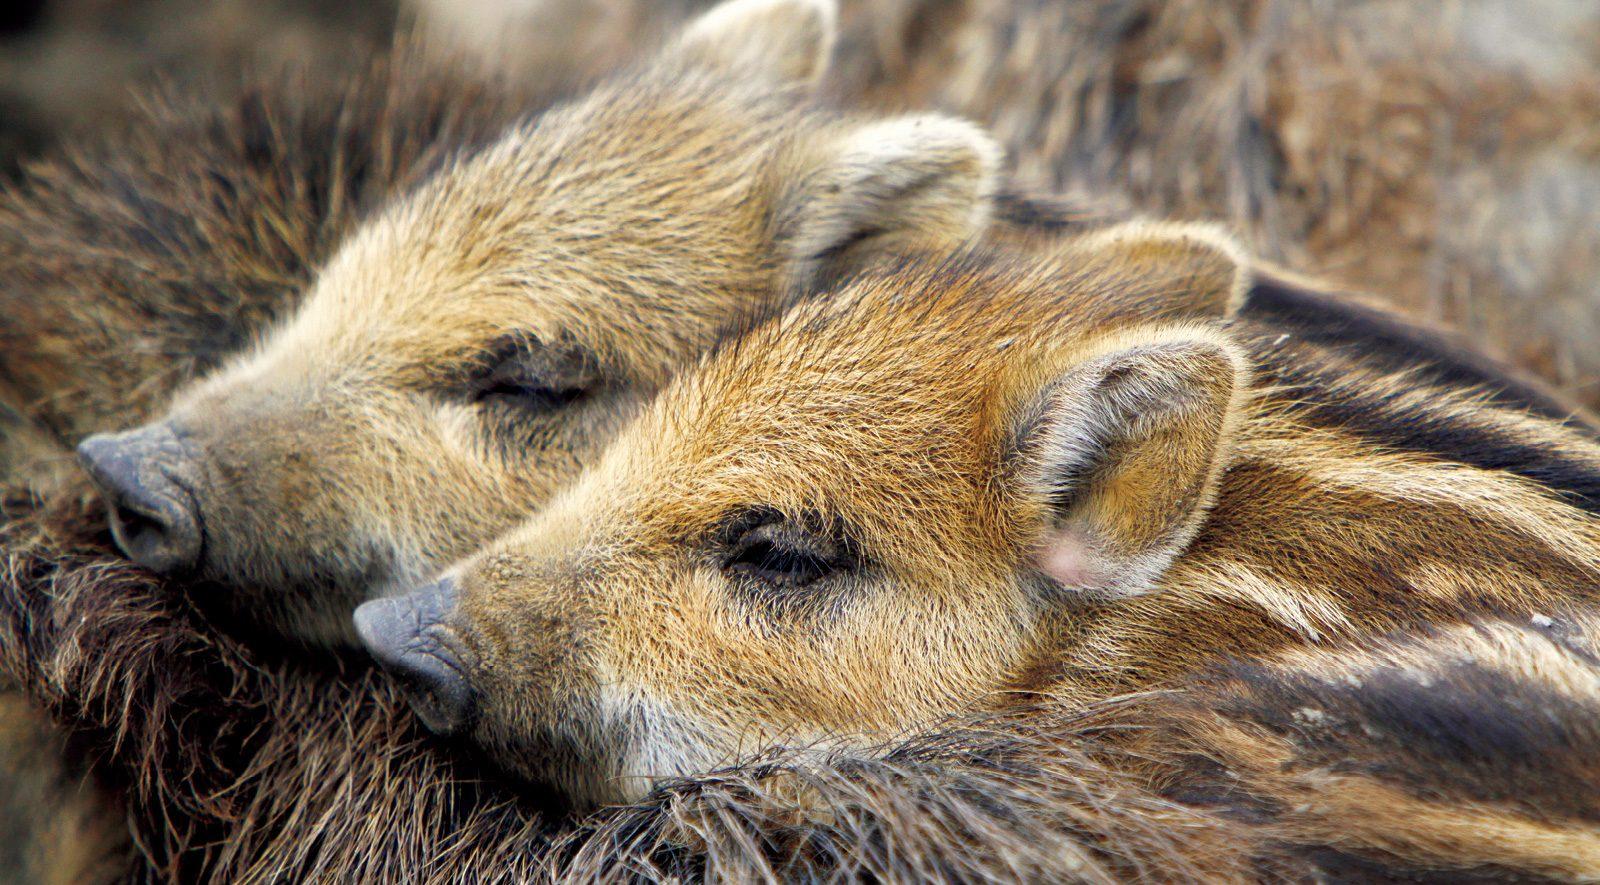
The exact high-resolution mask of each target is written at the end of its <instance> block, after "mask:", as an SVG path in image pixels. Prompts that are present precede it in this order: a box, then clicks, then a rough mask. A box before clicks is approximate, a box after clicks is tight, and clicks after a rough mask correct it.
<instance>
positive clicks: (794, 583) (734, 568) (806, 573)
mask: <svg viewBox="0 0 1600 885" xmlns="http://www.w3.org/2000/svg"><path fill="white" fill-rule="evenodd" d="M724 568H726V569H728V571H730V572H733V573H735V574H742V575H747V576H749V577H752V578H756V579H758V580H761V581H765V582H767V583H770V584H785V585H788V586H791V587H804V586H805V585H807V584H810V583H811V582H813V581H815V580H817V579H818V578H821V577H823V576H825V575H827V574H829V573H830V572H832V571H833V565H832V564H831V563H829V562H828V561H827V560H825V559H823V558H821V557H819V556H816V555H815V554H812V553H808V552H806V551H802V550H795V549H793V548H789V547H784V546H781V545H779V544H776V543H773V542H772V541H755V542H753V543H750V544H747V545H745V546H743V547H741V548H739V549H738V550H737V551H735V552H734V554H733V556H731V557H729V559H728V561H727V563H726V564H725V565H724Z"/></svg>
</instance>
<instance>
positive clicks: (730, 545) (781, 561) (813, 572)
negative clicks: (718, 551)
mask: <svg viewBox="0 0 1600 885" xmlns="http://www.w3.org/2000/svg"><path fill="white" fill-rule="evenodd" d="M729 534H730V535H731V536H732V537H731V538H729V540H728V541H727V542H726V543H727V547H726V548H725V550H726V553H725V555H724V556H723V559H722V568H723V571H724V572H725V573H726V574H728V575H729V576H730V577H734V578H740V579H743V580H747V581H758V582H760V583H761V584H764V585H767V586H770V587H772V588H774V589H780V590H785V589H798V588H801V587H805V586H808V585H810V584H813V583H816V582H817V581H821V580H823V579H825V578H828V577H830V576H832V575H834V574H836V573H838V572H841V571H845V570H848V569H850V568H853V567H854V566H855V565H856V554H855V551H854V549H853V547H852V546H851V545H850V544H849V543H847V542H846V541H844V540H842V539H839V538H835V537H834V533H832V532H816V531H812V530H809V529H807V528H803V527H801V526H800V525H798V524H795V523H792V522H789V521H788V520H785V519H784V518H783V517H782V516H779V515H777V514H775V513H773V512H771V511H759V512H757V513H754V514H751V515H750V516H748V517H746V518H745V519H743V520H740V521H739V522H736V523H735V524H734V525H733V527H732V530H731V531H730V532H729Z"/></svg>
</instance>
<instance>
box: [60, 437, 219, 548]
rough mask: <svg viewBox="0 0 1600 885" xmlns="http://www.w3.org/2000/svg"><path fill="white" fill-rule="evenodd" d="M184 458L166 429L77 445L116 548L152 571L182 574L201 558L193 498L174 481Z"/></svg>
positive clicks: (98, 439)
mask: <svg viewBox="0 0 1600 885" xmlns="http://www.w3.org/2000/svg"><path fill="white" fill-rule="evenodd" d="M186 457H187V453H186V452H185V451H184V449H183V447H182V444H181V443H180V442H179V441H178V440H177V438H176V437H175V436H174V435H173V434H172V432H171V430H170V429H168V428H166V427H164V426H163V425H154V426H152V427H147V428H142V429H140V430H135V431H130V432H128V433H119V434H99V435H96V436H92V437H89V438H88V439H86V440H84V441H83V443H82V444H81V445H79V446H78V460H79V462H81V463H82V464H83V466H84V469H85V470H87V471H88V473H89V476H90V478H91V479H93V480H94V483H95V485H96V486H98V487H99V489H100V491H101V493H102V494H103V495H104V496H105V498H106V501H107V504H108V511H109V518H110V522H111V535H112V537H113V538H115V539H116V542H117V546H118V547H120V548H122V551H123V552H124V553H126V554H127V555H128V556H129V558H131V559H133V560H134V561H135V562H137V563H139V564H140V565H143V566H144V567H146V568H148V569H151V570H152V571H157V572H163V573H170V572H177V571H183V570H186V569H189V568H193V567H194V566H195V565H196V563H197V562H198V561H199V558H200V545H201V534H200V521H199V516H198V512H197V508H196V506H195V500H194V495H193V494H192V493H191V492H190V490H189V489H188V488H187V487H186V486H185V485H183V484H182V483H180V482H178V481H177V480H176V479H174V478H173V474H174V472H177V471H180V470H181V469H182V468H183V466H184V459H185V458H186Z"/></svg>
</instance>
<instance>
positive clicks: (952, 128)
mask: <svg viewBox="0 0 1600 885" xmlns="http://www.w3.org/2000/svg"><path fill="white" fill-rule="evenodd" d="M833 28H834V8H833V4H832V2H831V0H731V2H728V3H726V4H724V5H722V6H720V7H717V8H714V9H712V10H711V11H709V12H707V13H706V14H705V15H704V16H702V17H701V18H699V19H698V20H696V21H695V22H693V23H691V24H690V25H689V26H688V27H687V28H686V29H685V31H684V32H683V33H682V34H681V35H679V36H678V37H677V39H676V40H675V41H673V42H672V43H671V44H670V45H668V46H667V47H665V48H664V49H663V50H662V51H661V52H660V53H658V54H657V55H656V56H655V57H653V58H651V59H649V60H647V61H645V62H643V63H641V64H640V65H638V66H637V67H636V68H634V69H632V70H630V71H626V72H622V73H619V74H618V75H616V76H614V77H612V78H611V79H608V80H605V81H603V82H601V83H599V84H598V85H597V86H595V87H594V88H593V89H592V90H590V91H589V92H588V93H587V94H584V95H582V96H580V97H578V98H576V99H574V100H573V101H571V102H570V103H568V104H565V105H563V106H560V107H557V108H555V109H552V110H550V111H548V112H546V113H543V114H542V115H540V116H538V117H537V118H535V119H531V120H529V121H527V122H526V123H524V124H522V125H519V126H516V127H514V128H513V129H511V130H510V131H509V132H507V133H505V135H504V136H503V137H502V138H500V139H499V140H498V142H496V143H493V144H491V145H489V146H488V147H486V148H484V149H482V150H481V151H478V152H476V153H473V154H471V155H468V156H463V157H460V158H458V159H456V160H454V161H452V162H450V163H448V164H447V165H445V167H444V168H443V169H441V170H440V171H439V172H438V173H437V174H435V175H433V176H432V177H431V179H430V180H428V181H427V182H425V183H424V184H422V185H421V186H420V187H418V188H417V189H416V190H415V191H414V192H412V193H410V194H408V195H406V196H404V197H402V198H400V199H398V200H397V201H395V202H394V203H393V204H392V205H390V206H388V207H387V208H385V209H384V210H383V211H381V212H380V213H378V214H377V215H376V216H375V217H374V218H373V219H372V220H371V221H370V222H368V223H367V224H365V225H364V226H362V227H361V228H360V229H358V230H357V231H356V232H355V233H354V234H353V235H352V236H351V237H350V238H349V240H348V241H347V242H346V243H345V244H344V245H343V246H342V248H341V249H339V250H338V252H337V253H336V254H335V255H334V257H333V258H332V259H331V260H330V261H329V262H328V263H327V265H326V266H325V267H323V268H322V269H321V270H320V272H319V273H317V275H316V277H315V279H314V281H313V283H312V284H311V286H310V288H309V290H308V291H307V292H306V293H305V296H304V300H303V303H302V304H301V305H300V306H299V308H298V309H297V310H296V311H295V312H294V313H293V315H292V316H290V317H289V318H288V319H287V321H286V322H284V323H282V324H281V325H280V326H279V327H277V328H274V329H272V330H270V331H269V332H268V333H267V334H265V335H264V336H263V337H262V338H261V340H260V342H259V343H258V344H257V345H256V346H254V347H253V348H251V349H250V350H249V352H247V353H245V354H243V355H241V356H239V357H238V358H237V359H234V360H233V361H232V362H231V363H229V364H227V365H225V366H224V367H223V368H221V369H220V370H218V371H216V372H215V373H213V374H212V375H211V376H209V377H206V378H203V379H201V380H199V381H198V382H197V383H195V384H193V385H192V386H191V387H189V388H188V389H186V390H184V391H182V392H181V393H180V394H179V395H178V396H177V397H176V400H175V402H174V403H173V404H172V406H171V409H170V411H169V412H168V413H167V414H166V416H165V417H163V418H162V419H160V420H158V421H156V422H154V423H151V424H148V425H146V426H144V427H141V428H138V429H135V430H131V431H127V432H123V433H116V434H107V435H100V436H96V437H92V438H90V439H88V440H87V441H85V442H84V443H83V444H82V446H81V447H80V449H79V453H80V456H81V460H82V462H83V464H84V465H85V466H86V467H87V469H88V470H89V472H90V473H91V475H92V476H93V477H94V479H95V480H96V482H97V483H98V484H99V486H100V488H101V490H102V491H103V492H104V494H105V496H106V497H107V498H108V500H109V502H110V511H111V524H112V530H113V533H114V535H115V537H116V540H117V543H118V544H119V545H120V546H121V547H122V549H123V550H124V551H125V552H126V553H127V554H128V555H129V556H131V557H132V558H133V559H135V560H137V561H138V562H140V563H142V564H143V565H145V566H147V567H149V568H151V569H154V570H157V571H160V572H165V573H173V574H183V575H187V576H193V577H197V578H199V579H201V580H202V581H203V582H205V583H209V584H210V585H221V586H220V589H218V590H216V591H214V592H213V591H208V592H207V593H206V594H205V599H203V600H202V602H206V603H209V604H211V605H213V606H216V607H217V608H218V609H219V610H220V611H221V612H223V613H224V614H225V615H228V616H230V617H232V618H234V619H235V620H237V621H240V622H242V623H244V624H246V625H247V626H250V627H254V628H257V629H260V630H263V631H265V632H267V633H268V634H278V635H284V636H289V637H293V638H296V639H299V640H302V641H305V642H308V643H312V644H322V645H338V644H342V643H347V642H350V641H351V640H352V639H353V636H352V634H351V632H350V612H351V610H352V609H353V608H354V606H355V605H356V604H357V603H359V602H360V601H361V600H363V599H367V598H371V597H373V596H377V595H381V594H383V593H385V592H389V591H391V590H393V589H395V588H409V587H411V586H414V585H415V584H416V583H418V582H419V581H421V580H423V579H425V578H426V577H428V576H430V575H431V574H433V573H434V572H435V571H436V570H437V569H438V568H439V567H441V566H442V565H444V564H446V563H448V562H450V561H451V560H453V559H456V558H459V557H461V556H464V555H466V554H467V553H470V552H471V551H472V550H474V549H476V548H477V547H479V546H481V545H482V544H483V543H484V542H486V541H488V540H490V539H491V538H493V537H494V536H495V535H496V534H498V533H499V532H501V531H502V530H504V529H506V528H507V527H509V526H510V525H512V524H514V523H515V521H516V520H517V519H518V518H519V517H520V516H522V515H524V514H526V513H528V512H529V511H530V510H532V509H533V508H535V507H537V506H538V505H539V504H541V503H542V502H543V501H544V500H545V499H546V498H547V497H548V496H549V495H550V494H551V493H552V491H553V490H554V489H556V488H557V487H558V486H559V485H560V484H561V483H562V482H564V481H565V480H568V479H570V478H571V477H572V476H573V475H575V474H576V473H577V471H578V469H579V468H580V467H581V466H582V465H584V464H585V463H586V462H587V461H588V460H589V459H590V458H591V457H592V456H593V455H594V454H595V453H596V452H597V451H598V450H599V448H600V447H601V446H602V445H603V444H604V442H605V441H606V440H608V439H609V438H610V437H611V435H612V434H613V433H614V432H615V431H616V429H617V428H618V427H620V426H621V425H622V424H623V423H624V422H625V420H626V418H627V417H628V416H630V415H631V414H633V413H634V412H635V411H636V410H637V408H638V406H639V405H640V403H642V402H643V401H645V400H647V399H648V398H649V396H650V395H652V394H653V393H654V392H655V391H656V390H657V389H658V388H659V387H660V385H661V384H662V383H663V382H664V381H665V380H666V379H667V378H668V377H670V376H671V374H672V373H673V371H674V370H675V367H676V366H678V365H679V364H680V363H682V362H684V361H686V360H689V359H691V358H692V357H693V356H694V355H696V354H698V353H699V352H701V351H702V350H704V349H705V348H707V347H708V346H710V345H711V343H712V342H713V341H714V340H716V338H717V337H718V335H719V333H720V330H722V329H723V328H724V327H726V326H728V325H729V324H730V323H733V322H735V321H736V319H737V318H738V317H740V316H743V315H745V314H748V313H750V312H759V311H761V310H764V309H767V308H769V307H770V306H771V305H773V304H776V303H778V302H780V301H782V300H783V299H785V298H787V297H789V296H791V295H794V294H797V293H803V292H805V291H807V290H809V289H811V288H813V287H814V284H815V282H816V280H817V279H818V278H819V277H821V276H824V275H828V274H832V273H839V272H843V271H844V270H847V269H848V268H851V267H854V266H856V265H857V264H859V263H861V262H865V261H867V260H869V258H870V257H871V256H874V255H882V254H893V253H895V252H897V251H898V250H900V249H902V248H906V247H907V246H908V245H909V244H911V243H913V242H919V243H920V242H925V241H926V242H958V241H961V240H964V239H966V238H969V237H971V236H975V235H977V234H978V233H979V232H981V230H982V229H983V227H984V225H985V223H986V220H987V216H988V212H989V206H990V202H991V201H990V191H991V189H992V184H993V180H994V178H995V176H996V174H997V166H998V163H999V152H998V150H997V148H996V147H995V146H994V144H993V143H992V142H991V141H990V140H989V139H988V138H987V137H986V136H985V135H984V134H983V133H982V132H980V131H979V130H977V129H976V128H974V127H973V126H971V125H969V124H967V123H964V122H961V121H958V120H953V119H948V118H944V117H939V116H935V115H917V116H906V117H897V118H887V119H862V118H848V117H844V116H840V115H838V114H836V113H833V112H831V111H829V110H827V109H825V108H824V107H823V106H821V105H820V104H818V103H816V102H814V101H813V100H812V96H811V93H812V91H813V85H814V83H815V82H816V80H817V78H818V76H819V75H820V74H821V72H822V71H823V69H824V68H825V66H826V63H827V59H828V53H829V48H830V46H831V44H832V42H833Z"/></svg>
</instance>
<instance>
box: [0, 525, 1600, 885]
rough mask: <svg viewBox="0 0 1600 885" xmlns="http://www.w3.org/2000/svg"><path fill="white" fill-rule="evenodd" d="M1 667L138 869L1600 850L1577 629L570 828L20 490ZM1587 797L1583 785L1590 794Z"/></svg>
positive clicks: (658, 795) (1138, 861)
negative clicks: (117, 823)
mask: <svg viewBox="0 0 1600 885" xmlns="http://www.w3.org/2000/svg"><path fill="white" fill-rule="evenodd" d="M7 516H8V519H9V523H8V525H7V527H6V528H5V530H4V532H3V533H0V544H3V545H4V549H5V550H6V551H7V556H6V560H5V570H4V574H3V575H0V580H3V586H4V596H3V597H0V610H3V611H4V612H5V613H6V617H5V619H4V620H3V621H0V630H3V631H4V632H3V634H0V635H3V638H4V640H5V641H4V642H3V643H0V648H3V649H4V657H3V659H0V666H3V672H5V673H6V674H7V675H8V676H12V677H17V676H21V677H24V678H26V679H27V680H28V684H29V685H30V686H31V688H32V693H33V697H34V699H35V701H36V702H39V703H42V704H43V705H44V706H45V707H46V708H48V709H49V710H50V711H51V712H52V713H53V714H54V715H55V716H56V717H58V718H59V719H61V720H63V721H68V722H70V723H72V725H73V728H74V729H75V731H76V732H77V733H78V734H79V736H80V737H82V738H89V739H92V740H93V741H94V742H95V743H96V744H97V745H98V747H99V748H100V749H99V751H98V752H99V754H100V758H101V763H102V765H103V767H105V768H106V769H108V770H109V771H111V772H112V773H114V774H115V775H116V776H117V777H118V778H119V779H120V780H122V781H123V783H124V786H125V789H126V793H127V798H128V818H127V820H128V823H129V825H130V827H131V828H132V832H133V836H134V839H135V843H136V845H137V847H138V851H139V860H140V862H141V864H142V866H141V869H142V871H143V872H142V873H140V875H141V876H147V877H154V878H163V879H181V880H186V881H187V880H199V879H219V878H220V879H227V880H250V881H264V880H281V879H294V880H305V879H317V880H335V879H337V880H348V879H352V878H355V879H362V880H385V881H477V880H480V879H497V880H498V879H503V880H524V881H525V880H528V879H533V878H544V879H549V880H557V879H560V880H569V879H577V880H592V881H634V880H656V879H665V878H670V877H684V878H698V877H702V876H705V877H716V878H734V879H738V880H748V879H754V880H763V879H765V880H773V879H820V880H836V881H845V880H858V879H860V878H863V877H867V878H880V879H883V880H886V881H919V880H926V879H928V878H943V879H949V880H963V881H1011V880H1016V879H1017V878H1019V877H1020V878H1024V879H1035V880H1038V879H1046V880H1057V881H1105V882H1110V881H1125V880H1127V879H1130V878H1139V879H1148V880H1153V881H1202V880H1214V879H1239V878H1251V877H1261V878H1273V879H1275V878H1280V877H1282V876H1285V875H1291V876H1307V875H1313V874H1315V873H1317V872H1319V871H1320V872H1321V873H1324V874H1328V875H1345V876H1352V875H1353V876H1369V877H1370V876H1393V875H1400V874H1406V875H1417V876H1422V877H1426V876H1429V875H1436V876H1439V877H1441V879H1443V878H1448V877H1449V876H1450V875H1454V874H1460V873H1465V872H1470V873H1472V874H1474V875H1477V876H1480V877H1483V878H1485V879H1495V878H1512V877H1523V878H1534V879H1537V878H1545V877H1547V878H1550V879H1553V880H1570V879H1578V878H1584V877H1586V876H1592V875H1594V874H1595V873H1596V871H1597V870H1600V836H1597V835H1596V833H1595V832H1594V830H1593V826H1592V821H1593V819H1594V815H1595V813H1596V808H1595V807H1594V804H1593V802H1592V801H1591V799H1590V798H1589V793H1588V792H1586V791H1584V790H1581V789H1579V790H1575V789H1574V786H1576V785H1582V784H1589V785H1593V784H1595V783H1596V778H1597V774H1600V773H1597V771H1596V768H1595V760H1596V759H1600V727H1597V726H1596V725H1595V723H1596V722H1600V718H1597V717H1596V715H1595V714H1596V713H1597V712H1600V666H1597V664H1596V661H1595V659H1594V657H1593V654H1592V638H1591V637H1592V633H1590V632H1588V631H1590V630H1592V629H1593V623H1592V621H1586V620H1584V619H1582V618H1570V617H1563V616H1562V615H1561V613H1559V612H1558V613H1555V616H1554V617H1548V618H1540V619H1538V620H1537V621H1536V622H1534V623H1528V622H1526V621H1524V622H1520V623H1514V622H1511V621H1507V620H1495V619H1489V620H1485V621H1480V622H1477V623H1474V624H1469V625H1462V626H1458V627H1453V628H1449V629H1447V630H1440V631H1437V632H1433V633H1424V634H1416V635H1412V636H1409V637H1400V638H1396V639H1391V640H1384V641H1374V642H1369V643H1364V644H1362V645H1359V646H1356V647H1354V648H1350V649H1322V650H1311V651H1304V650H1300V651H1294V652H1291V653H1287V654H1284V655H1281V656H1278V657H1276V658H1274V659H1270V660H1266V661H1257V662H1240V663H1236V664H1233V665H1225V666H1223V667H1221V668H1219V669H1216V670H1213V671H1210V672H1209V673H1207V674H1203V675H1201V676H1199V677H1197V678H1195V679H1194V680H1191V681H1190V682H1188V683H1187V684H1185V685H1183V686H1181V687H1180V688H1177V689H1174V690H1171V691H1165V692H1157V693H1153V694H1148V695H1140V696H1134V697H1129V698H1122V699H1117V700H1115V701H1112V702H1108V703H1106V704H1102V705H1099V706H1096V707H1094V708H1091V709H1090V710H1088V711H1083V710H1074V709H1071V708H1056V707H1052V706H1050V705H1048V704H1046V705H1045V706H1043V707H1037V708H1034V709H1033V710H1032V711H1029V712H1026V713H1023V714H1016V713H1013V714H1011V715H1009V716H1007V717H1005V718H1002V719H997V720H989V721H979V722H960V721H958V722H953V723H950V724H949V725H947V726H945V727H943V728H941V729H937V730H935V731H934V732H932V733H930V734H926V735H923V736H920V737H915V738H911V739H909V740H907V741H905V742H904V743H903V744H901V745H899V746H895V747H891V748H888V749H887V751H886V752H883V753H870V754H869V753H862V754H850V753H831V754H828V753H822V752H820V751H817V752H798V751H797V752H789V753H776V754H774V755H772V756H770V757H768V758H765V759H761V760H757V761H755V762H752V763H749V764H746V765H742V766H740V767H738V768H735V769H732V770H725V771H719V772H715V773H713V774H711V775H708V776H705V777H700V778H696V779H692V780H686V781H679V782H673V783H669V784H666V785H664V786H663V787H661V788H659V789H658V790H656V791H655V792H653V793H652V794H651V795H649V796H647V797H646V798H645V799H644V800H643V801H641V802H639V803H637V804H635V805H632V806H629V807H625V808H615V809H608V810H604V811H601V812H599V813H598V814H597V815H596V816H594V817H592V818H590V819H589V820H586V821H583V822H580V823H579V824H578V825H577V826H576V828H574V829H569V830H564V831H563V830H561V829H559V828H558V827H556V826H555V825H553V824H551V823H549V822H548V821H547V820H545V819H542V818H541V817H540V815H539V812H538V810H537V808H536V807H535V806H534V805H531V804H529V803H528V802H527V801H526V800H523V799H519V798H518V797H517V796H516V795H515V794H514V793H512V792H510V791H508V790H507V789H505V788H504V787H503V786H502V785H500V784H499V783H498V782H497V781H496V780H495V779H493V778H491V777H487V776H486V775H485V773H484V772H481V771H479V770H477V769H475V768H474V767H472V766H470V765H467V764H465V763H463V762H461V761H459V759H458V758H457V757H455V756H454V755H453V754H450V753H446V752H441V748H439V747H438V746H436V745H433V744H432V743H431V742H429V741H428V740H426V739H424V738H423V737H422V736H421V735H420V733H419V730H418V728H417V727H416V725H415V724H414V722H413V720H412V717H411V716H410V715H409V713H408V712H407V711H405V710H404V709H403V705H402V704H401V703H400V702H399V700H398V697H397V695H396V693H395V692H393V691H392V690H391V688H390V686H389V685H388V684H387V683H386V681H385V680H384V679H382V678H380V677H379V676H377V675H376V674H374V673H371V672H367V671H346V672H343V673H341V674H339V675H340V676H341V677H342V678H340V679H337V680H330V679H328V678H326V677H327V675H328V674H319V673H316V672H313V671H308V670H306V669H304V668H300V667H296V666H293V665H290V664H287V663H285V662H282V661H270V660H264V659H262V658H261V657H260V656H259V655H257V654H255V653H252V652H251V651H249V650H248V649H247V648H245V647H243V646H241V645H239V644H238V643H236V642H233V641H230V640H229V639H227V638H226V637H224V636H222V635H220V634H218V633H217V631H216V630H215V629H214V628H212V627H211V626H210V625H209V624H207V623H206V622H205V621H204V619H203V618H201V617H199V616H198V615H197V614H196V613H195V612H194V611H193V610H192V609H191V608H190V607H188V606H187V605H186V604H185V603H184V602H183V601H182V597H181V596H180V595H179V594H177V593H175V592H174V591H173V588H169V587H163V586H162V585H161V584H160V583H159V582H156V581H154V580H152V579H150V578H149V577H148V576H147V575H145V574H144V573H141V572H140V571H138V570H137V569H134V568H132V567H129V566H128V565H126V564H125V563H123V562H122V561H121V560H120V559H119V558H118V557H116V556H115V555H114V554H113V553H112V552H111V551H110V549H109V546H108V543H107V538H106V537H105V534H104V531H103V527H102V525H101V524H100V519H99V516H98V513H97V511H96V510H95V509H94V508H92V507H87V506H85V504H84V499H83V497H82V496H80V495H76V494H69V495H64V496H62V497H60V498H58V499H57V500H56V501H54V502H52V503H50V504H45V505H40V504H39V503H37V502H30V501H29V500H27V499H22V500H16V499H13V500H11V501H8V504H7ZM1590 792H1592V791H1590Z"/></svg>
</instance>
